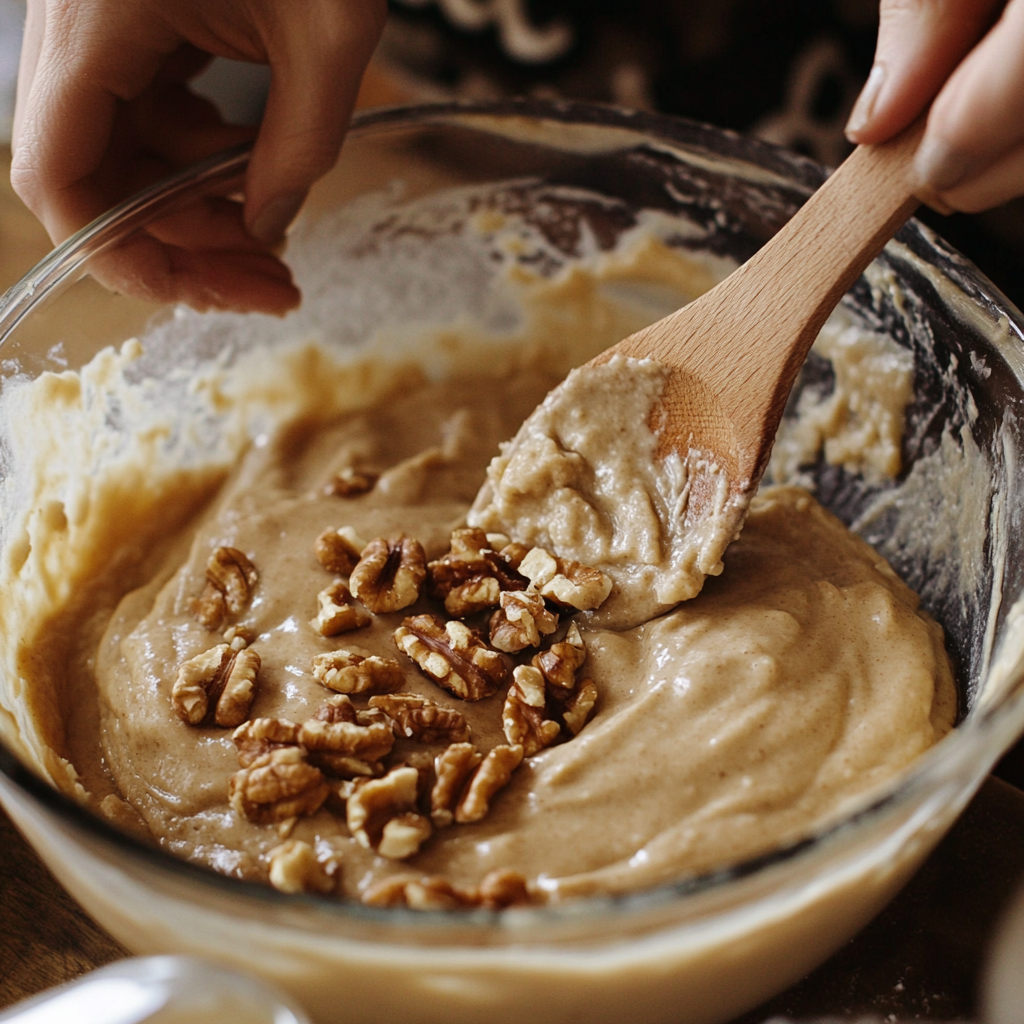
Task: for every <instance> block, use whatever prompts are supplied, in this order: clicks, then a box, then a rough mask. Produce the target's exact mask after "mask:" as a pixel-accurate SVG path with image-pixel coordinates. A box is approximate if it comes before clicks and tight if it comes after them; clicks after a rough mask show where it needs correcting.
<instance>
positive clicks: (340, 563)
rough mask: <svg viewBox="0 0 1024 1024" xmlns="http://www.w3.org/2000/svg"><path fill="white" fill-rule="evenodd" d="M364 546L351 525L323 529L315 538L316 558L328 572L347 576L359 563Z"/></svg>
mask: <svg viewBox="0 0 1024 1024" xmlns="http://www.w3.org/2000/svg"><path fill="white" fill-rule="evenodd" d="M365 547H366V541H365V540H363V538H362V537H360V536H359V534H358V533H356V531H355V530H353V529H352V527H351V526H342V527H340V528H339V529H337V530H324V532H323V533H321V534H320V536H319V537H317V539H316V548H315V550H316V560H317V561H318V562H319V563H320V564H321V565H322V566H323V567H324V568H325V569H326V570H327V571H328V572H336V573H338V574H339V575H341V576H348V575H350V574H351V572H352V570H353V569H354V568H355V567H356V565H357V564H358V563H359V559H360V558H361V557H362V554H363V549H364V548H365Z"/></svg>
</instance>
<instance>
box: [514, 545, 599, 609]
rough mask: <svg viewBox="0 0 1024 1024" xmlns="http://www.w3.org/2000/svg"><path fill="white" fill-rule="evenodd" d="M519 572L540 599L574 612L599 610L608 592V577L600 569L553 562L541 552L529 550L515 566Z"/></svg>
mask: <svg viewBox="0 0 1024 1024" xmlns="http://www.w3.org/2000/svg"><path fill="white" fill-rule="evenodd" d="M519 572H521V573H522V574H523V575H524V576H525V577H526V578H527V579H528V580H529V581H530V583H531V584H532V585H533V586H534V587H535V588H536V590H538V591H539V592H540V595H541V596H542V597H546V598H547V599H548V600H549V601H553V602H554V603H555V604H557V605H560V606H561V607H563V608H574V609H575V610H576V611H581V612H583V611H588V610H589V609H591V608H598V607H600V606H601V605H602V604H604V602H605V600H606V599H607V597H608V595H609V594H610V593H611V592H612V580H611V577H610V576H606V575H605V574H604V573H603V572H601V570H600V569H595V568H593V567H592V566H589V565H584V564H583V563H582V562H574V561H573V560H572V559H570V558H555V557H554V556H553V555H551V554H550V553H549V552H547V551H545V550H544V549H543V548H533V549H532V550H531V551H530V553H529V554H528V555H527V556H526V557H525V558H524V559H523V560H522V562H520V563H519Z"/></svg>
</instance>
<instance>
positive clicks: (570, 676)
mask: <svg viewBox="0 0 1024 1024" xmlns="http://www.w3.org/2000/svg"><path fill="white" fill-rule="evenodd" d="M586 660H587V648H586V645H585V644H584V643H583V637H582V636H580V629H579V626H577V625H576V623H575V622H573V623H572V624H571V625H570V626H569V631H568V632H567V633H566V634H565V639H564V640H563V641H561V642H560V643H557V644H552V645H551V646H550V647H549V648H548V649H547V650H546V651H541V652H540V654H537V655H535V656H534V658H533V661H532V662H531V664H532V665H533V667H534V668H537V669H540V671H541V672H542V673H543V674H544V678H545V679H546V680H547V682H548V685H549V686H552V687H554V689H555V690H556V691H561V692H562V693H563V694H570V693H572V692H573V690H574V689H575V688H576V670H577V669H578V668H579V667H580V666H581V665H582V664H583V662H585V661H586Z"/></svg>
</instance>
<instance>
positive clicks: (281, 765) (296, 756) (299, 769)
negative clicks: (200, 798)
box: [228, 747, 330, 825]
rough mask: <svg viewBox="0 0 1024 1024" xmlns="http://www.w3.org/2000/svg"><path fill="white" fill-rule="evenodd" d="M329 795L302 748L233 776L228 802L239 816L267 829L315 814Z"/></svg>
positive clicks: (265, 758) (272, 754) (269, 756)
mask: <svg viewBox="0 0 1024 1024" xmlns="http://www.w3.org/2000/svg"><path fill="white" fill-rule="evenodd" d="M329 791H330V790H329V787H328V785H327V783H326V781H325V780H324V776H323V772H321V771H320V769H319V768H314V767H313V765H311V764H309V763H308V762H307V761H306V754H305V751H304V750H302V748H301V747H279V748H277V749H275V750H270V751H268V752H267V753H266V754H263V755H262V756H261V757H258V758H257V759H256V760H255V761H253V763H252V764H251V765H250V766H249V767H248V768H242V769H241V770H240V771H237V772H235V774H234V775H232V776H231V780H230V782H229V783H228V800H229V801H230V803H231V806H232V808H233V809H234V811H235V813H236V814H238V815H240V816H242V817H245V818H247V819H248V820H249V821H253V822H256V824H262V825H266V824H270V823H272V822H277V821H284V820H285V819H287V818H294V817H298V816H299V815H303V814H315V813H316V812H317V811H318V810H319V809H320V807H321V805H322V804H323V802H324V801H325V800H326V799H327V795H328V793H329Z"/></svg>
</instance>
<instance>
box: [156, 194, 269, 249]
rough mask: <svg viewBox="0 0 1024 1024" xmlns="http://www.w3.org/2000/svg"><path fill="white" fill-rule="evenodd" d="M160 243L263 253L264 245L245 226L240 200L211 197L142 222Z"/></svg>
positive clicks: (186, 247)
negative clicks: (159, 217) (167, 214)
mask: <svg viewBox="0 0 1024 1024" xmlns="http://www.w3.org/2000/svg"><path fill="white" fill-rule="evenodd" d="M146 230H147V232H148V233H149V234H150V235H152V236H153V237H154V238H156V239H158V240H159V241H161V242H166V243H167V244H169V245H174V246H177V247H179V248H182V249H193V250H198V251H203V250H219V251H221V252H229V251H230V252H233V253H246V252H258V253H265V252H266V247H265V246H264V245H263V244H262V243H260V242H257V241H256V239H255V238H253V237H252V235H250V234H249V232H248V231H246V229H245V224H244V223H243V220H242V205H241V203H236V202H233V201H232V200H230V199H222V198H212V199H206V200H203V201H202V202H200V203H196V204H194V205H193V206H189V207H186V208H185V209H184V210H178V211H176V212H175V213H173V214H171V215H170V216H168V217H163V218H161V219H160V220H158V221H153V222H152V223H150V224H147V225H146Z"/></svg>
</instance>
